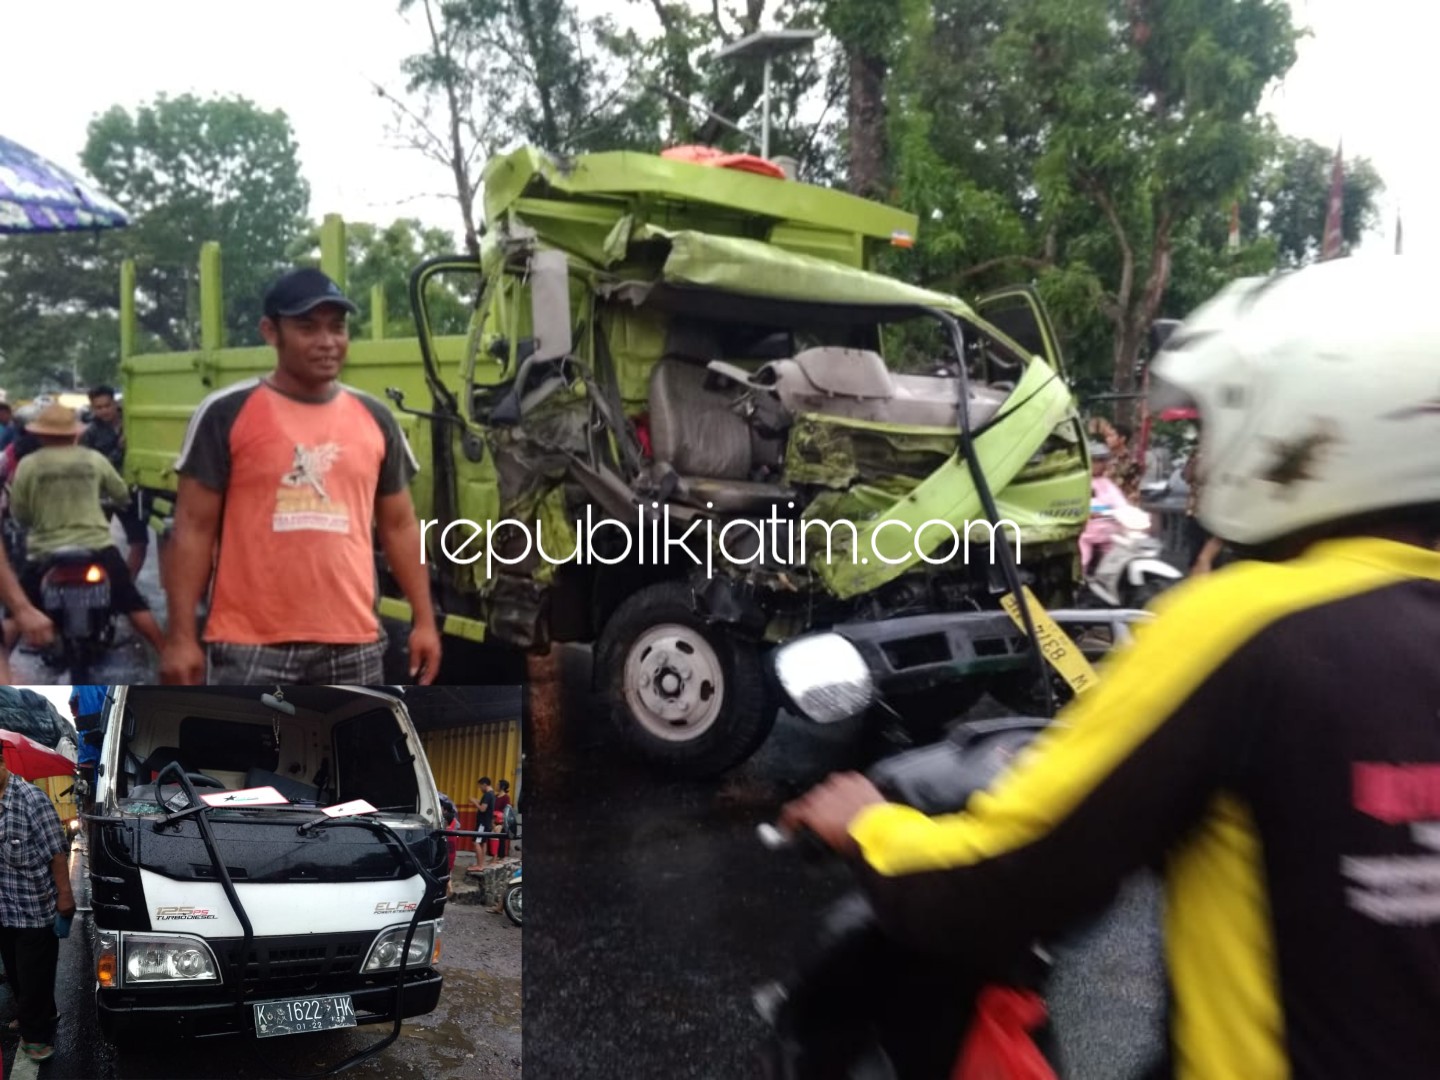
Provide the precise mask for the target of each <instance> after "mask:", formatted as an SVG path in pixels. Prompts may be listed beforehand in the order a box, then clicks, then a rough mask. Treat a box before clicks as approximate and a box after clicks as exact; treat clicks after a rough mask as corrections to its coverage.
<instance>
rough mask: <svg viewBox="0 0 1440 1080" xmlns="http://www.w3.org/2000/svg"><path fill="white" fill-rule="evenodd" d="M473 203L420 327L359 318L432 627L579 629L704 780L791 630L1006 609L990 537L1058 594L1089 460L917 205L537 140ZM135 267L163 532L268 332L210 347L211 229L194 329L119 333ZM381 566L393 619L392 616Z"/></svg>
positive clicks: (459, 630)
mask: <svg viewBox="0 0 1440 1080" xmlns="http://www.w3.org/2000/svg"><path fill="white" fill-rule="evenodd" d="M484 213H485V226H486V227H485V231H484V235H483V238H482V243H481V256H480V259H479V261H478V262H477V261H476V260H474V259H472V258H470V257H468V256H447V257H444V258H439V259H433V260H430V261H428V262H426V263H424V264H422V265H421V266H419V267H417V268H416V269H415V271H414V273H413V274H412V278H411V287H410V291H411V302H412V308H413V315H414V319H415V325H416V329H417V336H416V337H414V338H406V339H403V340H395V339H386V338H384V337H382V336H380V333H379V332H378V331H377V334H376V336H375V337H374V338H372V339H369V340H355V341H352V343H351V346H350V353H349V360H348V363H347V365H346V368H345V371H344V375H343V379H344V381H345V382H346V383H348V384H350V385H352V386H355V387H357V388H359V389H362V390H366V391H369V392H370V393H372V394H374V395H376V396H378V397H381V398H382V399H385V400H387V401H389V402H390V404H391V407H392V408H393V409H394V411H395V412H396V415H397V417H398V419H399V421H400V423H401V425H402V426H403V428H404V430H405V432H406V435H407V437H408V439H409V440H410V444H411V447H412V449H413V450H414V452H415V454H416V457H417V458H418V459H419V460H420V462H421V463H422V465H423V469H422V472H421V473H420V475H419V476H418V478H417V479H416V480H415V482H414V485H413V495H414V499H415V504H416V507H417V512H418V514H419V516H420V518H421V524H422V530H423V535H424V548H425V552H424V558H425V560H426V563H427V565H428V567H429V569H430V574H431V581H432V585H433V593H434V597H435V602H436V604H437V607H438V610H439V612H440V617H441V623H442V629H443V631H444V632H445V633H446V634H449V635H455V636H458V637H461V638H465V639H469V640H471V641H484V642H490V643H494V644H497V645H501V646H506V647H511V648H514V649H519V650H529V651H537V652H543V651H545V650H547V649H548V648H549V647H550V645H551V644H552V643H555V642H582V643H590V644H593V645H594V647H595V656H596V665H595V667H596V672H597V676H596V677H597V680H598V681H599V682H600V683H601V685H602V686H603V688H604V689H606V690H607V691H608V692H609V700H610V701H611V702H612V703H613V714H614V719H615V722H616V725H617V728H618V731H619V733H620V734H621V735H622V736H623V738H624V739H625V740H626V741H627V742H628V743H629V744H630V746H631V747H632V748H633V749H634V750H636V751H638V752H639V753H640V754H642V755H643V756H645V757H647V758H649V759H651V760H653V761H656V762H659V763H661V764H663V765H665V766H666V767H667V768H669V769H670V770H672V771H676V772H681V773H686V774H691V775H695V774H714V773H717V772H719V771H723V770H724V769H726V768H729V767H731V766H733V765H734V764H736V763H738V762H739V761H741V760H744V759H745V758H746V757H748V756H749V755H750V754H751V753H753V752H754V750H755V749H756V748H758V746H759V745H760V743H761V742H763V740H764V738H765V737H766V735H767V733H768V732H769V730H770V728H771V726H772V725H773V723H774V718H775V712H776V706H775V698H774V696H773V693H772V690H771V689H770V687H769V685H768V684H767V679H766V677H765V675H764V665H763V656H764V652H765V650H766V649H767V648H768V647H770V646H771V645H773V644H775V643H777V642H780V641H784V640H788V639H790V638H793V637H794V636H796V635H798V634H800V633H804V632H807V631H811V630H814V629H817V628H823V627H827V626H833V625H837V624H840V623H844V622H854V621H857V620H865V619H874V618H881V617H886V616H891V615H896V614H914V613H923V612H937V611H954V610H966V609H970V610H995V609H996V608H997V605H998V599H999V597H1000V595H1001V594H1002V593H1004V592H1005V591H1007V590H1006V586H1005V584H1004V577H1003V575H1002V574H1001V573H1000V571H999V569H998V567H996V566H995V561H996V560H995V554H996V553H995V546H996V544H1009V545H1011V550H1012V551H1013V553H1014V554H1015V555H1016V556H1018V559H1019V562H1020V566H1021V570H1022V572H1023V574H1024V578H1025V581H1026V582H1027V583H1028V584H1029V586H1030V587H1031V588H1032V589H1033V590H1034V592H1035V594H1036V595H1037V596H1038V597H1039V598H1040V599H1041V601H1042V602H1043V603H1045V604H1046V605H1047V606H1049V605H1065V604H1067V603H1068V602H1070V600H1071V599H1073V596H1074V590H1075V586H1076V584H1077V581H1078V575H1079V567H1078V559H1077V543H1076V541H1077V538H1078V536H1079V533H1080V530H1081V529H1082V528H1083V526H1084V523H1085V520H1086V517H1087V515H1088V512H1089V490H1090V489H1089V461H1088V455H1087V451H1086V443H1085V438H1084V432H1083V429H1082V425H1081V421H1080V417H1079V414H1078V412H1077V409H1076V405H1075V401H1074V399H1073V397H1072V395H1071V393H1070V391H1069V388H1068V386H1067V384H1066V382H1065V379H1064V369H1063V366H1062V360H1061V357H1060V354H1059V350H1058V348H1057V346H1056V339H1055V335H1054V332H1053V330H1052V328H1051V326H1050V323H1049V321H1048V319H1047V317H1046V315H1045V313H1044V310H1043V307H1042V306H1041V304H1040V302H1039V300H1038V297H1037V296H1036V295H1035V294H1034V292H1033V291H1032V290H1030V289H1028V288H1014V289H1008V290H1005V291H1004V292H1001V293H997V294H995V295H992V296H988V297H985V298H984V299H983V300H982V301H980V302H978V303H976V304H974V305H972V304H970V303H966V302H965V301H963V300H961V299H959V298H957V297H954V296H949V295H945V294H942V293H938V292H933V291H930V290H926V289H922V288H918V287H916V286H913V285H910V284H907V283H905V282H904V281H901V280H898V279H896V278H894V277H891V276H886V275H884V274H881V273H879V272H877V271H876V269H875V267H876V266H877V265H878V263H879V261H880V257H881V255H882V254H883V253H885V252H886V251H888V250H890V249H891V248H892V247H896V246H898V247H902V248H903V247H906V246H909V245H910V244H912V243H913V237H914V235H915V232H916V228H917V221H916V219H915V218H914V216H913V215H910V214H908V213H904V212H902V211H899V210H896V209H894V208H891V207H888V206H884V205H880V204H878V203H875V202H871V201H867V200H863V199H860V198H856V197H854V196H851V195H848V194H844V193H841V192H838V191H834V190H829V189H826V188H822V187H818V186H814V185H809V184H805V183H800V182H797V181H795V180H793V179H782V178H777V177H773V176H767V175H759V174H756V173H753V172H747V171H741V170H736V169H726V168H717V167H712V166H708V165H704V164H697V163H693V162H689V161H679V160H673V159H671V158H668V157H665V156H660V155H649V154H640V153H631V152H614V153H595V154H589V155H584V156H580V157H576V158H570V159H566V160H564V161H559V160H555V159H553V158H551V157H549V156H547V155H545V154H543V153H541V152H539V151H537V150H534V149H530V148H523V149H520V150H517V151H515V152H514V153H511V154H509V155H507V156H504V157H500V158H496V159H494V160H492V161H491V162H490V164H489V165H488V166H487V168H486V171H485V175H484ZM343 230H344V226H343V222H340V221H339V220H338V219H335V218H330V219H327V221H326V223H325V226H324V229H323V234H322V260H321V262H322V267H323V268H324V269H325V270H326V272H327V273H329V274H330V275H331V276H332V277H334V278H336V279H337V280H338V281H340V282H341V283H342V284H343V283H344V281H345V277H346V274H345V266H344V255H343V252H344V232H343ZM133 292H134V274H133V269H132V268H129V267H127V268H126V269H125V271H124V279H123V281H122V319H121V328H122V329H121V333H122V352H123V360H122V380H123V388H124V394H125V425H126V439H127V447H128V450H127V457H126V472H127V478H128V479H129V480H130V481H131V482H132V483H133V484H135V485H137V486H138V487H139V488H141V489H143V490H144V491H145V492H147V493H148V494H149V495H150V496H151V501H152V505H153V506H154V507H155V512H154V514H153V521H154V523H155V524H156V527H157V529H158V530H159V531H160V532H161V534H162V535H163V533H164V531H165V529H166V528H167V526H168V516H169V514H170V511H171V508H172V500H173V493H174V491H175V486H176V476H175V473H174V468H173V465H174V462H175V459H176V455H177V452H178V450H179V448H180V444H181V440H182V437H183V435H184V432H185V428H186V424H187V422H188V421H189V419H190V416H191V414H192V412H193V411H194V409H195V407H196V406H197V405H198V404H199V402H200V401H201V400H202V398H204V397H205V395H207V394H209V393H211V392H212V391H214V390H215V389H217V388H219V387H222V386H224V385H226V384H228V383H231V382H234V381H236V380H240V379H244V378H248V377H252V376H255V375H258V374H261V373H263V372H265V371H268V370H269V369H270V368H271V367H272V365H273V356H272V354H271V353H270V351H269V350H267V349H264V348H228V347H226V344H225V341H224V339H223V332H222V322H221V317H220V312H221V283H220V281H219V253H218V250H217V249H216V247H215V245H213V244H210V245H206V247H205V248H204V249H202V252H201V261H200V296H201V305H200V307H201V318H202V334H201V341H202V344H201V347H200V348H199V349H198V350H195V351H192V352H177V353H165V354H150V355H138V354H136V352H135V349H134V347H133V342H134V341H135V317H134V300H133ZM457 297H463V298H464V299H465V303H464V305H463V307H461V308H460V309H459V310H460V311H461V312H462V314H461V316H460V319H459V322H460V323H461V324H463V325H453V323H454V322H455V319H454V313H455V311H456V309H457V305H456V298H457ZM373 302H375V303H382V302H383V298H382V297H380V296H379V295H377V296H376V297H375V298H374V300H373ZM444 318H449V320H450V322H451V323H452V325H443V324H442V323H443V319H444ZM384 321H385V320H384V318H383V314H381V315H380V317H377V318H374V319H373V320H372V325H373V326H375V327H377V328H380V327H383V325H384ZM965 432H968V438H967V437H965V435H964V433H965ZM972 466H975V467H978V468H979V469H981V470H982V471H983V474H984V477H985V480H986V483H987V485H988V489H989V491H991V492H993V500H994V501H993V504H992V505H991V507H990V509H991V510H993V511H995V513H991V512H989V511H988V510H987V508H986V505H985V502H986V500H985V498H984V497H983V496H984V492H982V491H981V490H980V488H978V487H977V485H976V484H975V482H974V479H973V475H972ZM997 515H998V516H997ZM997 521H999V522H1003V523H1004V524H1001V525H1000V526H999V528H998V529H997V528H996V522H997ZM971 540H978V541H979V545H978V548H979V553H978V554H977V553H976V552H975V551H972V547H971V544H970V543H969V542H970V541H971ZM377 562H378V556H377ZM380 575H381V585H382V594H383V599H382V602H381V614H382V615H383V616H386V617H393V618H396V619H401V620H404V619H408V614H409V612H408V607H407V606H406V605H405V603H404V602H403V600H402V599H401V595H400V593H399V590H398V589H397V588H396V587H395V586H394V583H393V582H392V581H390V580H389V577H388V575H387V574H386V572H385V570H384V567H383V565H382V566H381V568H380Z"/></svg>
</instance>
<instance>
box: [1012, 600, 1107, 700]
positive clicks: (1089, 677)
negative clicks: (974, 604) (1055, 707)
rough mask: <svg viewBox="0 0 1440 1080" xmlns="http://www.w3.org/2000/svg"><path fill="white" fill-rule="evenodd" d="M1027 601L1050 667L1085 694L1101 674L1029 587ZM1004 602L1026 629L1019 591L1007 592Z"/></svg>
mask: <svg viewBox="0 0 1440 1080" xmlns="http://www.w3.org/2000/svg"><path fill="white" fill-rule="evenodd" d="M1025 603H1026V605H1027V606H1028V607H1029V608H1030V620H1031V621H1032V622H1033V623H1034V624H1035V634H1036V636H1037V637H1038V638H1039V639H1040V652H1041V654H1042V655H1043V656H1044V657H1045V659H1046V660H1047V661H1048V662H1049V664H1050V666H1051V667H1053V668H1054V669H1055V670H1056V671H1057V672H1059V673H1060V677H1061V678H1062V679H1064V680H1065V681H1066V682H1067V683H1069V684H1070V689H1072V690H1074V691H1075V693H1077V694H1081V693H1084V692H1085V691H1086V690H1089V689H1090V688H1091V687H1092V686H1094V685H1095V684H1096V683H1098V682H1099V681H1100V676H1099V675H1098V674H1097V673H1096V671H1095V669H1094V668H1093V667H1091V666H1090V661H1089V660H1087V659H1085V654H1084V653H1083V652H1081V651H1080V648H1079V646H1077V645H1076V644H1075V643H1074V642H1073V641H1071V640H1070V635H1069V634H1067V633H1065V631H1064V630H1062V629H1060V624H1059V623H1057V622H1056V621H1055V620H1054V619H1052V618H1051V617H1050V613H1049V612H1047V611H1046V610H1045V608H1044V607H1043V606H1042V605H1041V603H1040V601H1039V600H1037V599H1036V598H1035V594H1034V593H1032V592H1031V591H1030V590H1029V589H1028V588H1026V589H1025ZM1000 604H1001V606H1003V607H1004V608H1005V611H1006V613H1007V614H1008V615H1009V616H1010V618H1011V619H1013V620H1014V621H1015V625H1016V626H1018V627H1020V629H1021V630H1024V629H1025V620H1024V619H1022V618H1021V616H1020V605H1019V603H1018V602H1017V601H1016V599H1015V594H1014V593H1006V594H1005V595H1004V596H1002V597H1001V598H1000Z"/></svg>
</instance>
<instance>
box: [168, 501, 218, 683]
mask: <svg viewBox="0 0 1440 1080" xmlns="http://www.w3.org/2000/svg"><path fill="white" fill-rule="evenodd" d="M224 503H225V497H224V495H222V494H221V493H220V492H218V491H215V490H213V489H211V488H208V487H206V486H205V485H204V484H202V483H200V481H198V480H195V479H193V478H191V477H188V476H182V477H181V478H180V488H179V492H178V494H177V497H176V503H175V531H174V533H173V535H172V536H171V537H170V550H169V552H168V553H167V555H166V570H165V578H166V581H165V586H166V591H167V592H168V594H169V596H168V600H169V603H168V611H169V615H170V617H169V621H168V625H167V628H166V638H167V644H166V646H165V656H164V658H163V659H162V661H161V676H162V680H163V681H165V682H177V683H194V682H198V681H200V678H201V677H202V676H203V674H204V654H203V652H202V651H201V649H200V640H199V638H200V633H199V627H198V623H197V621H196V618H195V609H196V608H197V607H198V606H199V605H200V598H201V597H202V596H203V595H204V594H205V589H206V586H208V585H209V583H210V573H211V570H212V568H213V566H214V560H215V541H216V539H217V538H218V536H219V534H220V511H221V508H222V507H223V506H224ZM197 658H198V665H199V668H198V670H197Z"/></svg>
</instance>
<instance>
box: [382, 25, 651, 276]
mask: <svg viewBox="0 0 1440 1080" xmlns="http://www.w3.org/2000/svg"><path fill="white" fill-rule="evenodd" d="M411 11H416V12H418V14H420V15H421V16H423V18H424V20H425V26H426V29H427V31H428V33H429V37H430V44H429V47H428V48H427V49H426V50H425V51H424V52H421V53H417V54H415V55H414V56H410V57H407V58H406V59H405V61H404V62H403V63H402V65H401V70H402V72H403V74H404V75H405V77H406V83H405V95H406V96H403V97H402V96H401V95H398V94H395V93H392V92H391V91H389V90H387V89H386V88H384V87H383V86H378V85H377V86H376V92H377V93H379V94H380V95H381V96H382V97H384V98H386V99H387V100H388V101H390V102H391V104H392V105H393V106H394V109H395V114H396V126H397V130H399V131H400V132H401V133H402V134H403V137H404V138H405V139H406V140H407V141H408V142H409V143H410V145H411V146H412V147H413V148H414V149H416V150H418V151H420V152H421V153H423V154H424V155H425V156H426V157H428V158H429V159H430V160H432V161H434V162H436V163H437V164H439V165H442V166H443V167H444V168H445V169H446V171H447V172H448V173H449V176H450V184H451V190H452V192H453V194H454V197H455V200H456V203H457V205H458V206H459V210H460V222H461V227H462V230H463V235H464V240H465V245H466V247H467V249H468V250H469V251H470V252H471V254H472V255H474V256H475V257H476V258H478V257H479V250H480V244H479V237H480V234H481V232H482V231H483V229H482V225H481V222H480V215H479V212H478V207H477V204H476V199H477V197H478V194H479V189H480V172H481V169H482V168H483V163H484V160H485V159H486V158H487V157H489V156H490V155H492V154H494V153H496V152H497V151H498V150H499V149H500V148H501V147H503V146H505V145H506V144H507V143H512V142H517V141H524V142H528V143H533V144H535V145H538V146H541V147H543V148H544V149H546V150H548V151H550V152H552V153H556V154H562V155H563V154H569V153H575V152H578V151H580V150H583V149H587V148H591V147H595V146H604V147H605V148H607V149H618V148H621V147H623V146H626V145H632V144H634V145H641V144H648V143H649V141H650V137H651V135H652V134H653V127H654V121H655V118H656V117H657V116H658V112H657V110H656V108H655V107H654V104H653V103H649V104H648V105H647V103H646V102H645V101H643V100H642V98H641V97H640V96H639V95H637V94H636V93H635V92H634V86H633V83H634V80H633V78H632V76H631V73H630V72H628V71H627V70H626V69H625V66H624V64H623V63H622V62H621V61H620V59H619V54H621V53H624V52H626V51H627V50H628V49H629V48H630V47H631V46H633V45H635V40H634V38H633V36H631V37H627V36H626V35H624V34H621V33H620V32H619V31H617V30H616V29H615V26H614V23H613V21H612V20H610V19H606V18H601V19H594V20H589V21H586V20H582V19H581V18H580V16H579V15H578V14H577V13H576V10H575V8H574V6H573V5H572V4H571V3H570V2H569V0H400V3H399V12H400V14H402V15H404V14H407V13H409V12H411ZM647 127H648V129H649V130H648V131H647Z"/></svg>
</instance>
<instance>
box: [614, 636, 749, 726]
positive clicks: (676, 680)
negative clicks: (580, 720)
mask: <svg viewBox="0 0 1440 1080" xmlns="http://www.w3.org/2000/svg"><path fill="white" fill-rule="evenodd" d="M623 674H624V687H625V704H626V705H627V706H628V707H629V709H630V714H631V715H632V716H633V717H634V718H635V719H636V720H637V721H638V722H639V723H640V726H641V727H642V728H644V730H645V731H646V732H647V733H648V734H650V735H653V736H655V737H656V738H658V739H663V740H664V741H666V742H692V741H694V740H695V739H698V738H700V737H701V736H702V735H704V734H705V732H707V731H709V730H710V728H711V727H713V726H714V724H715V721H716V720H717V719H719V716H720V709H721V704H722V702H723V700H724V697H725V673H724V669H723V668H722V667H721V664H720V657H719V655H718V654H717V653H716V651H715V648H714V646H712V645H711V644H710V642H709V641H708V640H706V638H705V636H704V635H703V634H701V633H700V632H699V631H697V630H694V629H692V628H691V627H688V626H682V625H680V624H679V623H663V624H661V625H658V626H652V627H651V628H650V629H648V630H646V631H645V632H644V633H643V634H641V635H640V636H639V637H637V638H636V639H635V641H634V643H633V644H632V645H631V646H630V649H629V651H628V652H627V653H626V656H625V670H624V673H623Z"/></svg>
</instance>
